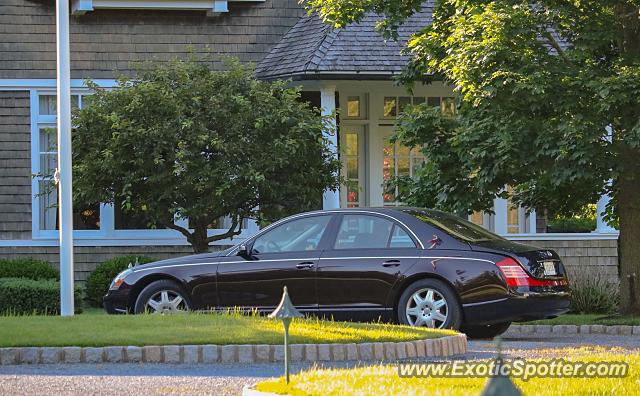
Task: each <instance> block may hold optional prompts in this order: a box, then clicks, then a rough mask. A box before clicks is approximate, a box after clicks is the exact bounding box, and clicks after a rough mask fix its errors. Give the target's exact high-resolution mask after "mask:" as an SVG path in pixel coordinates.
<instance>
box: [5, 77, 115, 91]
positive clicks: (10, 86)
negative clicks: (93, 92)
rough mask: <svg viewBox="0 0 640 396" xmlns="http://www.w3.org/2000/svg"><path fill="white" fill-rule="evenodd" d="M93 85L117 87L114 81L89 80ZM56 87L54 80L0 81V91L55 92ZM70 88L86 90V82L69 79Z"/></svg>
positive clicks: (7, 79) (9, 79) (8, 79)
mask: <svg viewBox="0 0 640 396" xmlns="http://www.w3.org/2000/svg"><path fill="white" fill-rule="evenodd" d="M90 80H91V81H92V82H93V83H95V84H96V85H98V86H99V87H101V88H113V87H115V86H117V85H118V80H115V79H90ZM57 86H58V84H57V80H56V79H55V78H30V79H13V78H5V79H0V91H28V90H30V89H33V88H39V89H46V88H50V89H52V90H55V89H56V87H57ZM71 88H76V89H79V88H88V87H87V84H86V80H84V79H79V78H75V79H71Z"/></svg>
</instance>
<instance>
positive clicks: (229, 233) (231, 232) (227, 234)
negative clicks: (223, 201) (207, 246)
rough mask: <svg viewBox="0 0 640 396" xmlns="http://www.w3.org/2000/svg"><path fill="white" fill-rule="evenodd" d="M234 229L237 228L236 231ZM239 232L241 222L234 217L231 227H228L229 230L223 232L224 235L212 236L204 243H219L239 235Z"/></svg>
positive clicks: (240, 230)
mask: <svg viewBox="0 0 640 396" xmlns="http://www.w3.org/2000/svg"><path fill="white" fill-rule="evenodd" d="M238 224H240V227H238ZM236 227H238V229H237V230H236V229H235V228H236ZM241 232H242V222H240V220H239V219H238V217H234V218H233V221H232V222H231V227H229V230H228V231H227V232H225V233H224V234H217V235H212V236H210V237H208V238H207V239H206V241H207V243H210V242H213V241H219V240H220V239H227V238H231V237H233V236H236V235H238V234H240V233H241Z"/></svg>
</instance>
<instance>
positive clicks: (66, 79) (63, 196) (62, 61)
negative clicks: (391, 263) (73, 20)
mask: <svg viewBox="0 0 640 396" xmlns="http://www.w3.org/2000/svg"><path fill="white" fill-rule="evenodd" d="M56 5H57V11H56V37H57V53H58V56H57V79H58V84H57V86H58V101H57V102H58V172H59V182H58V194H59V198H60V199H59V201H58V202H59V210H60V314H61V315H62V316H72V315H73V313H74V306H73V305H74V301H73V199H72V192H71V183H72V181H71V62H70V60H69V58H70V50H69V0H56Z"/></svg>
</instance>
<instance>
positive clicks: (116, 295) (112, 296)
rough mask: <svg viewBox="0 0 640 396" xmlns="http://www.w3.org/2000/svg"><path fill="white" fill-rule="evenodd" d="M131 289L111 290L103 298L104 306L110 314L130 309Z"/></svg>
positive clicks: (122, 312)
mask: <svg viewBox="0 0 640 396" xmlns="http://www.w3.org/2000/svg"><path fill="white" fill-rule="evenodd" d="M128 302H129V290H109V291H108V292H107V294H106V295H105V296H104V297H103V298H102V306H103V307H104V310H105V311H107V313H108V314H124V313H127V312H128V311H129V309H128V306H127V305H128Z"/></svg>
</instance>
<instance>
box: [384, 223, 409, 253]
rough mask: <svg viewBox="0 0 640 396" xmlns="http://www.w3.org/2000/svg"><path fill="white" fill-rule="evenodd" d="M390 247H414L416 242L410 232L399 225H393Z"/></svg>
mask: <svg viewBox="0 0 640 396" xmlns="http://www.w3.org/2000/svg"><path fill="white" fill-rule="evenodd" d="M389 247H390V248H407V247H408V248H414V247H416V244H415V243H413V240H412V239H411V237H409V234H407V233H406V231H405V230H403V229H402V228H400V227H398V226H397V225H394V226H393V233H392V234H391V242H389Z"/></svg>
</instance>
